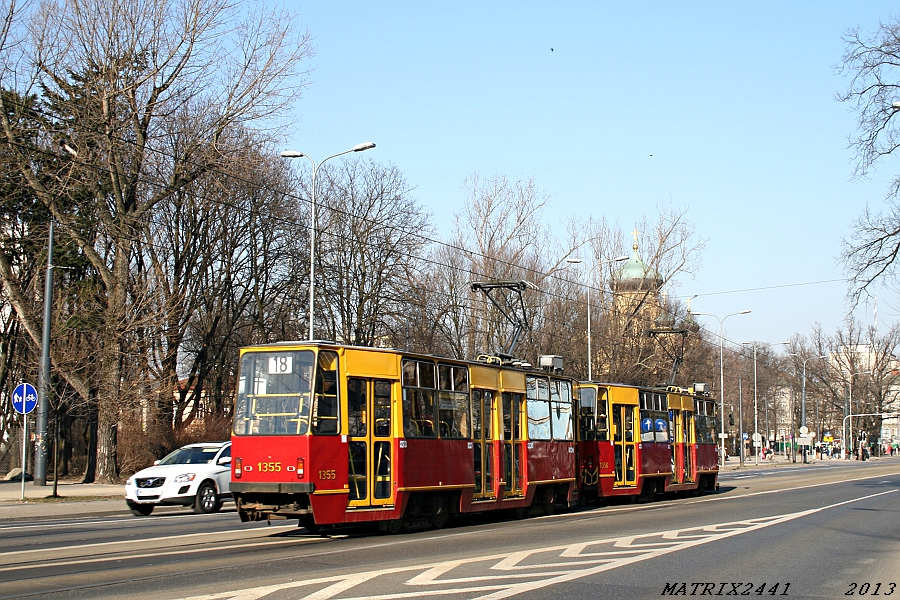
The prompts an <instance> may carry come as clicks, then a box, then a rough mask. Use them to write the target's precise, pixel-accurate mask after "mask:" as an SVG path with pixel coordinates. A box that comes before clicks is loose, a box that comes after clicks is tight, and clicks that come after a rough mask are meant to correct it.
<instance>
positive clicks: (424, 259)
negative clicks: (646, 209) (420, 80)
mask: <svg viewBox="0 0 900 600" xmlns="http://www.w3.org/2000/svg"><path fill="white" fill-rule="evenodd" d="M119 141H120V142H123V143H128V144H133V143H134V142H133V141H132V140H125V139H120V140H119ZM7 143H9V144H10V145H16V146H18V147H20V148H22V149H24V150H37V151H40V152H43V153H45V154H46V155H47V156H50V157H54V158H55V157H57V156H58V155H57V154H56V153H54V152H51V151H50V150H42V149H38V148H33V147H31V146H27V145H25V144H22V143H17V142H7ZM146 150H147V151H148V152H151V153H155V154H156V155H159V156H162V157H165V158H168V159H172V158H173V155H172V154H170V153H167V152H164V151H163V150H160V149H157V148H152V147H148V148H146ZM72 162H74V163H76V164H79V163H80V164H81V165H83V166H90V167H93V165H92V164H91V163H88V162H86V161H84V160H81V159H75V160H73V161H72ZM101 170H102V169H101ZM209 173H211V174H217V175H221V176H223V177H230V178H232V179H234V180H235V181H238V182H241V183H245V184H248V185H250V186H254V187H256V188H258V189H263V190H266V191H267V192H270V193H272V194H281V195H283V196H284V197H287V198H291V199H293V200H295V201H299V202H305V203H311V200H309V199H307V198H304V197H302V196H300V195H298V194H296V193H295V192H293V191H290V190H278V189H275V188H272V187H269V186H264V185H258V182H256V181H253V180H251V179H248V178H246V177H244V176H241V175H239V174H237V173H231V172H228V171H225V170H223V169H220V168H219V167H212V168H210V169H209ZM138 181H139V182H140V183H143V184H145V185H147V186H151V187H161V185H160V184H158V183H156V182H154V181H149V180H146V179H144V178H143V177H140V176H139V177H138ZM204 199H205V200H206V201H209V202H211V203H213V204H218V205H220V206H226V207H229V208H232V209H234V210H236V211H242V212H243V211H246V210H247V209H246V207H243V206H238V205H237V204H235V203H232V202H229V201H227V200H225V199H222V198H216V199H212V198H204ZM322 208H323V210H327V211H331V212H332V213H334V214H337V215H339V216H342V217H348V218H354V219H358V220H360V221H363V222H367V223H370V224H375V225H379V226H381V227H384V228H386V229H390V230H393V231H395V232H398V233H400V234H402V235H407V236H413V237H415V238H417V239H419V240H421V241H422V242H424V243H425V244H431V245H434V246H438V247H443V248H447V249H450V250H454V251H456V252H459V253H463V254H465V255H467V256H471V257H475V258H481V259H487V260H491V261H494V262H495V263H497V264H499V265H502V266H505V267H509V268H512V269H517V270H520V271H524V272H525V273H530V274H531V275H532V276H536V278H544V279H547V278H549V279H553V280H555V281H560V282H564V283H568V284H570V285H576V286H578V287H580V288H587V287H590V288H591V290H592V291H594V290H597V291H599V290H598V289H597V288H594V287H592V286H590V284H584V283H581V282H578V281H571V280H569V279H567V278H563V277H560V276H559V275H558V274H557V273H556V272H551V273H544V272H540V271H537V270H535V269H532V268H530V267H526V266H523V265H518V264H515V263H512V262H509V261H506V260H503V259H497V258H495V257H489V256H486V255H484V254H482V253H480V252H477V251H474V250H470V249H467V248H463V247H460V246H457V245H455V244H450V243H448V242H445V241H441V240H437V239H434V238H431V237H428V236H425V235H422V234H421V233H420V232H419V231H418V230H412V229H409V230H408V229H405V228H404V227H402V226H401V225H398V224H396V223H384V222H378V221H376V220H374V219H370V218H368V217H366V216H364V215H356V214H354V213H351V212H349V211H345V210H342V209H340V208H337V207H332V206H323V207H322ZM152 218H153V219H159V218H160V217H158V216H157V215H152ZM270 218H272V219H273V220H275V221H281V222H283V223H286V224H289V225H291V226H292V227H299V228H303V229H308V228H309V225H308V224H307V223H298V222H297V221H296V220H295V219H293V218H288V217H281V216H271V217H270ZM156 224H157V226H159V227H165V225H164V224H163V223H161V222H160V221H156ZM322 233H323V234H324V235H328V233H327V230H325V231H323V232H322ZM145 244H147V245H151V246H152V247H154V248H157V249H162V248H161V247H160V246H159V245H158V244H154V243H152V242H150V241H145ZM406 256H407V257H409V258H415V259H416V260H419V261H422V262H424V263H427V264H432V265H434V266H437V267H441V268H453V265H449V264H445V263H442V262H440V261H435V260H433V259H431V258H428V257H426V256H413V255H409V254H407V255H406ZM462 271H463V272H464V273H467V274H469V275H471V276H472V277H473V278H476V279H477V278H484V277H490V276H491V275H490V274H485V273H476V272H474V271H471V270H469V269H463V270H462ZM840 281H848V280H846V279H834V280H825V281H819V282H806V283H797V284H785V285H779V286H768V287H761V288H749V289H744V290H727V291H720V292H710V293H705V294H697V296H712V295H721V294H730V293H739V292H747V291H758V290H766V289H778V288H785V287H795V286H803V285H816V284H822V283H834V282H840ZM541 292H542V293H543V294H545V295H547V296H548V297H551V298H556V299H559V300H564V301H569V302H575V301H577V300H578V299H577V298H569V297H565V296H561V295H559V294H554V293H552V292H550V291H548V290H543V289H542V290H541ZM612 293H613V295H614V296H615V295H616V292H614V291H613V292H612ZM555 324H557V325H561V324H559V323H555ZM726 341H728V342H729V343H732V344H736V342H732V341H731V340H726Z"/></svg>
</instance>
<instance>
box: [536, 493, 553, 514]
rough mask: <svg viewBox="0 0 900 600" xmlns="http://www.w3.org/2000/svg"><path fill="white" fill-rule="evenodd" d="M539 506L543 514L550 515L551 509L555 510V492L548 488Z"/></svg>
mask: <svg viewBox="0 0 900 600" xmlns="http://www.w3.org/2000/svg"><path fill="white" fill-rule="evenodd" d="M540 508H541V511H542V512H543V513H544V514H545V515H552V514H553V511H554V510H556V492H554V491H553V490H549V491H548V492H547V495H546V498H545V500H544V502H543V503H542V504H541V505H540Z"/></svg>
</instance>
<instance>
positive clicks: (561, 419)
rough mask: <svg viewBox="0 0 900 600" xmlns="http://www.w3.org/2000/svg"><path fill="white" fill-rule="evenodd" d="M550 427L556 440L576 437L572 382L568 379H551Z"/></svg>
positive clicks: (569, 439)
mask: <svg viewBox="0 0 900 600" xmlns="http://www.w3.org/2000/svg"><path fill="white" fill-rule="evenodd" d="M550 429H551V433H552V434H553V439H554V440H561V441H566V440H568V441H571V440H573V439H575V438H574V431H573V429H572V384H571V383H570V382H568V381H561V380H559V379H554V380H552V381H550Z"/></svg>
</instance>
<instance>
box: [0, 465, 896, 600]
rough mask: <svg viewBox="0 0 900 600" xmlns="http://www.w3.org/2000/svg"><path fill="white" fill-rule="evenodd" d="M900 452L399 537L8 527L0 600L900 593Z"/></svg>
mask: <svg viewBox="0 0 900 600" xmlns="http://www.w3.org/2000/svg"><path fill="white" fill-rule="evenodd" d="M898 586H900V459H885V460H881V461H878V462H872V463H858V462H851V461H833V462H828V461H825V462H822V463H818V464H816V465H807V466H803V467H797V468H792V467H784V466H782V467H780V468H778V469H771V468H768V469H767V468H766V466H765V465H761V467H760V468H758V469H756V468H750V469H742V470H740V471H735V472H728V473H724V474H723V475H722V478H721V488H720V490H719V491H718V492H717V493H715V494H709V495H707V496H704V497H701V498H688V499H680V500H665V501H657V502H653V503H647V504H633V505H632V504H621V505H610V506H600V507H594V508H587V509H578V510H572V511H568V512H565V513H562V514H557V515H553V516H550V517H540V518H530V519H525V520H521V521H515V520H502V521H501V520H490V519H479V518H470V519H465V520H462V521H460V522H457V524H456V525H455V526H454V527H451V528H448V529H444V530H440V531H432V530H426V531H418V532H412V533H407V534H401V535H397V536H388V535H378V534H371V533H359V532H349V531H348V532H336V533H334V534H332V535H331V536H329V537H324V538H323V537H317V536H312V535H309V534H307V533H306V532H305V530H303V529H301V528H298V527H297V526H296V522H293V521H291V522H285V524H284V525H279V526H275V525H273V526H267V525H266V524H264V523H263V524H241V523H240V522H239V521H238V519H237V515H236V514H235V513H234V512H233V510H229V511H226V512H222V513H219V514H216V515H205V516H200V515H192V514H190V513H187V512H177V513H175V514H166V515H160V516H156V515H154V516H151V517H148V518H118V517H104V518H91V519H83V518H82V519H77V520H73V519H68V520H67V519H58V520H45V521H41V522H40V523H36V524H28V523H9V524H5V525H2V526H0V598H14V597H16V598H17V597H48V598H49V597H53V598H59V597H65V598H161V599H167V598H171V599H174V598H194V597H203V598H205V599H208V600H213V599H216V598H222V599H225V598H241V599H252V598H272V599H282V598H305V597H315V598H342V599H344V598H376V597H377V598H409V597H425V596H436V597H439V598H454V599H455V598H466V599H469V598H507V597H514V598H534V599H537V598H574V599H580V598H585V599H588V598H590V599H597V598H651V597H652V598H659V597H660V596H668V595H696V596H701V595H708V596H713V595H721V596H725V595H746V596H766V597H793V598H838V597H844V596H845V595H854V596H860V595H862V596H873V595H879V596H885V595H897V596H898V597H900V589H897V588H898Z"/></svg>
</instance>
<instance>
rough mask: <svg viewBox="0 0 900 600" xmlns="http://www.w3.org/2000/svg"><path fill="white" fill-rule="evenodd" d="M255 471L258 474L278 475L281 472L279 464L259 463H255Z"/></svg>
mask: <svg viewBox="0 0 900 600" xmlns="http://www.w3.org/2000/svg"><path fill="white" fill-rule="evenodd" d="M256 470H257V471H259V472H260V473H278V472H279V471H281V463H280V462H261V463H256Z"/></svg>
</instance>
